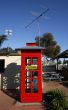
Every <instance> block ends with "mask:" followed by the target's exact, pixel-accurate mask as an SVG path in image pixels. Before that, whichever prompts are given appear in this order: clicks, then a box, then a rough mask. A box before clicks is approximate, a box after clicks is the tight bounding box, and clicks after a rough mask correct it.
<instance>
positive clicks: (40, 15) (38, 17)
mask: <svg viewBox="0 0 68 110" xmlns="http://www.w3.org/2000/svg"><path fill="white" fill-rule="evenodd" d="M49 10H50V9H49V8H47V9H45V10H44V11H43V12H42V13H41V14H39V16H37V17H36V18H35V19H34V20H32V21H31V22H30V23H29V24H27V25H26V26H25V28H28V27H29V26H30V25H31V24H33V23H34V22H35V21H37V20H39V19H40V17H42V16H43V15H44V14H45V13H46V12H48V11H49ZM38 29H39V36H40V28H39V23H38ZM39 46H40V37H39Z"/></svg>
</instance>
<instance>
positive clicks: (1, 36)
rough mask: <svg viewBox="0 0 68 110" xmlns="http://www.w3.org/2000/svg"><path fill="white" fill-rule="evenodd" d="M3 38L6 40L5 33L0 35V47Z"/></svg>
mask: <svg viewBox="0 0 68 110" xmlns="http://www.w3.org/2000/svg"><path fill="white" fill-rule="evenodd" d="M5 40H7V36H6V35H0V47H1V45H2V44H3V42H4V41H5Z"/></svg>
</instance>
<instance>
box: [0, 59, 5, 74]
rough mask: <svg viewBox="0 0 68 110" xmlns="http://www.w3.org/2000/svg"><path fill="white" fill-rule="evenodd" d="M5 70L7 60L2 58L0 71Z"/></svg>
mask: <svg viewBox="0 0 68 110" xmlns="http://www.w3.org/2000/svg"><path fill="white" fill-rule="evenodd" d="M4 70H5V60H4V59H0V73H3V72H4Z"/></svg>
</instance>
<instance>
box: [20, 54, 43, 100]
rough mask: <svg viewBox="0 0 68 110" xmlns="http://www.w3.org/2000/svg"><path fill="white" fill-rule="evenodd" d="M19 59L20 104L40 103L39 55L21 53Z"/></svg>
mask: <svg viewBox="0 0 68 110" xmlns="http://www.w3.org/2000/svg"><path fill="white" fill-rule="evenodd" d="M21 58H22V59H21V63H22V64H21V87H20V90H21V92H20V96H21V102H41V101H42V77H41V53H40V52H32V53H29V52H25V53H24V52H22V56H21Z"/></svg>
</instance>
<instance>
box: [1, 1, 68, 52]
mask: <svg viewBox="0 0 68 110" xmlns="http://www.w3.org/2000/svg"><path fill="white" fill-rule="evenodd" d="M46 8H50V11H48V12H47V13H45V14H44V16H43V17H42V18H40V19H39V28H38V22H37V21H36V22H34V23H33V24H32V25H30V26H29V27H28V28H25V26H26V25H27V24H29V23H30V22H31V21H32V20H34V19H35V18H36V17H37V15H39V14H40V13H42V12H43V11H44V10H45V9H46ZM6 29H11V30H12V35H11V36H9V38H8V40H7V41H5V42H4V43H3V45H2V47H7V46H10V47H12V48H13V49H15V48H18V47H22V46H24V45H25V43H26V42H34V41H35V37H36V36H37V35H39V31H38V30H39V29H40V35H42V34H44V33H46V32H50V33H52V34H53V36H54V39H55V40H56V41H57V43H58V44H59V45H60V46H61V51H63V50H65V49H68V0H0V34H4V33H5V30H6Z"/></svg>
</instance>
